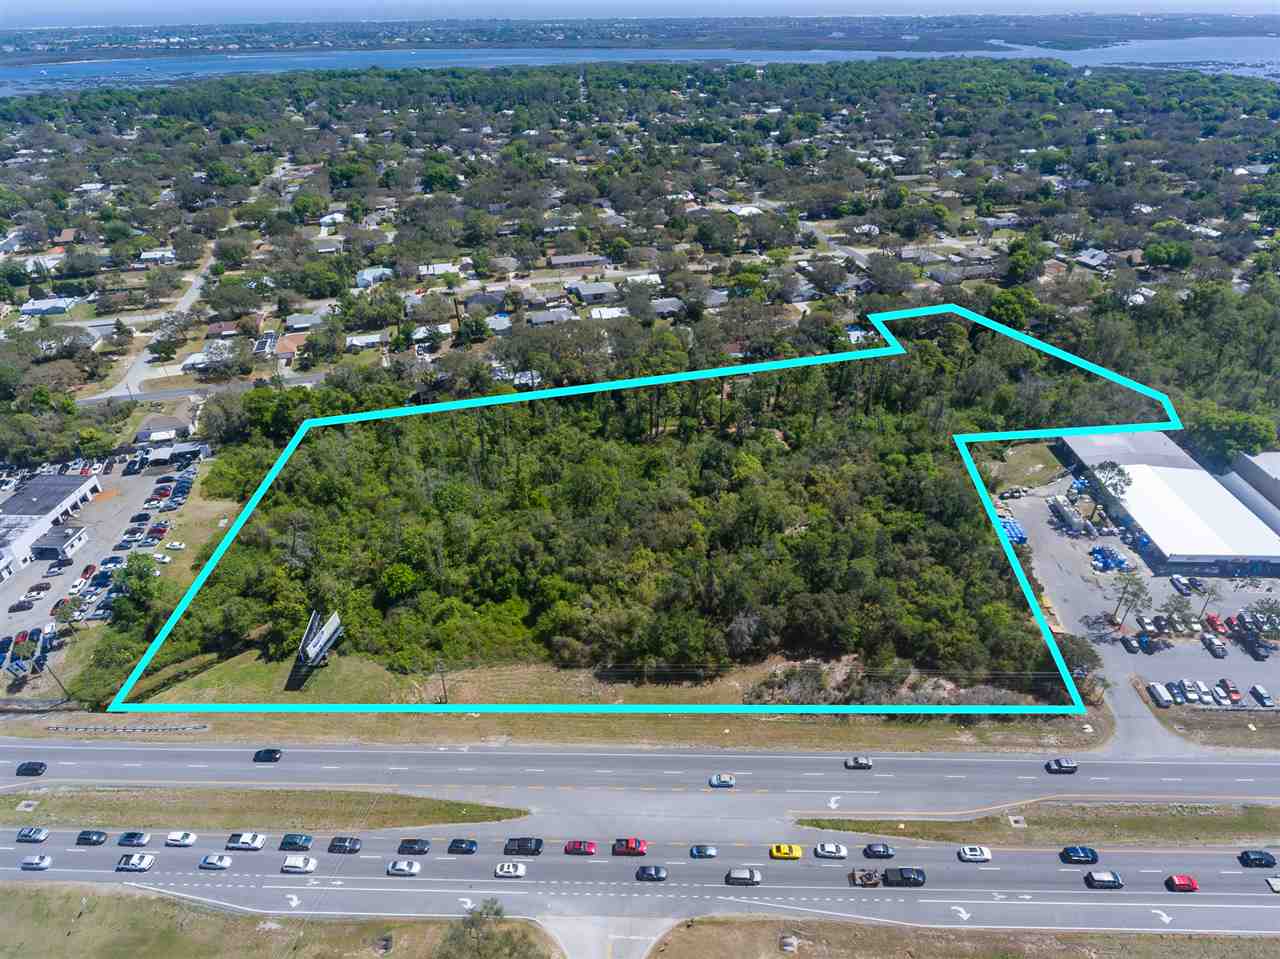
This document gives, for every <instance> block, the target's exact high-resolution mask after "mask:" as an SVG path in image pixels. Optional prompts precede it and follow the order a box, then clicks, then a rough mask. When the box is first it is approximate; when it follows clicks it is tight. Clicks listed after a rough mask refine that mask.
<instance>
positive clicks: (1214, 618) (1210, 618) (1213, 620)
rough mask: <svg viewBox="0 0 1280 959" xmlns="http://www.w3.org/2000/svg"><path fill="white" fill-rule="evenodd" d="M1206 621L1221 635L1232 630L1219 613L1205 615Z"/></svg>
mask: <svg viewBox="0 0 1280 959" xmlns="http://www.w3.org/2000/svg"><path fill="white" fill-rule="evenodd" d="M1204 621H1205V622H1206V623H1208V624H1209V628H1210V629H1211V630H1213V631H1214V632H1215V633H1217V634H1218V635H1219V636H1225V635H1227V633H1229V632H1230V630H1229V629H1227V624H1226V623H1224V622H1223V621H1222V617H1220V616H1219V615H1218V614H1217V613H1209V614H1208V615H1206V616H1205V618H1204Z"/></svg>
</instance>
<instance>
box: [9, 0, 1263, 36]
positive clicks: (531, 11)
mask: <svg viewBox="0 0 1280 959" xmlns="http://www.w3.org/2000/svg"><path fill="white" fill-rule="evenodd" d="M908 12H909V13H912V14H924V15H930V14H948V13H949V14H956V13H965V14H973V13H1019V14H1033V13H1034V14H1054V13H1064V12H1073V13H1090V12H1092V13H1148V14H1159V13H1208V12H1215V13H1269V14H1275V13H1277V12H1280V6H1278V5H1277V2H1276V0H916V2H913V3H909V4H902V3H897V4H895V3H893V2H890V0H862V2H858V0H843V2H842V0H644V2H634V0H630V2H622V3H612V4H602V3H600V2H598V0H595V2H591V0H533V2H528V3H521V2H519V0H433V2H429V3H428V2H424V0H363V2H361V3H358V4H351V3H343V2H340V0H257V2H250V0H192V2H190V3H184V4H181V5H178V6H174V5H172V4H164V3H159V4H157V3H156V2H155V0H45V2H44V3H40V4H35V3H27V2H24V0H0V29H6V28H8V29H14V28H26V27H38V26H82V25H88V24H101V25H115V24H173V23H232V22H237V21H238V22H241V23H244V22H262V21H264V20H354V19H413V20H424V19H429V18H439V17H524V18H550V17H626V16H633V15H634V16H647V17H666V16H709V17H714V16H739V17H740V16H778V15H783V14H785V15H790V16H856V15H867V16H875V15H877V14H897V15H902V14H904V13H908Z"/></svg>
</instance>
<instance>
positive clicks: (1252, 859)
mask: <svg viewBox="0 0 1280 959" xmlns="http://www.w3.org/2000/svg"><path fill="white" fill-rule="evenodd" d="M1239 859H1240V865H1242V866H1247V867H1249V868H1251V869H1274V868H1275V867H1276V857H1275V856H1273V855H1271V853H1269V852H1264V851H1263V850H1261V849H1246V850H1245V851H1244V852H1242V853H1240V856H1239Z"/></svg>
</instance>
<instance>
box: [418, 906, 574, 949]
mask: <svg viewBox="0 0 1280 959" xmlns="http://www.w3.org/2000/svg"><path fill="white" fill-rule="evenodd" d="M505 916H506V913H505V912H504V911H503V908H502V905H501V903H499V902H498V900H497V899H485V900H484V901H483V902H481V903H480V905H478V906H476V907H475V908H474V909H472V910H471V911H470V912H468V913H467V915H466V916H465V917H464V918H462V919H460V920H458V921H457V922H455V923H452V924H451V925H450V926H449V930H448V931H447V932H446V933H445V934H444V938H443V939H441V940H440V942H439V944H438V945H437V946H436V948H435V950H434V951H433V952H432V953H431V956H432V959H550V956H549V955H548V953H547V952H546V950H544V949H543V948H542V946H540V945H539V944H538V942H537V940H536V939H534V938H533V936H532V935H531V934H530V933H529V931H528V930H527V929H525V928H523V927H520V926H515V925H511V924H507V923H504V922H503V921H502V920H503V918H504V917H505Z"/></svg>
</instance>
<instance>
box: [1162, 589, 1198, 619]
mask: <svg viewBox="0 0 1280 959" xmlns="http://www.w3.org/2000/svg"><path fill="white" fill-rule="evenodd" d="M1158 608H1159V611H1160V612H1161V613H1163V614H1164V615H1165V616H1168V617H1170V618H1172V617H1174V616H1177V617H1178V618H1179V619H1181V620H1184V621H1185V620H1188V619H1192V618H1193V617H1192V615H1191V600H1189V599H1187V597H1185V596H1183V595H1182V594H1181V593H1173V594H1171V595H1170V596H1169V598H1168V599H1166V600H1165V601H1164V602H1163V603H1161V604H1160V606H1159V607H1158Z"/></svg>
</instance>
